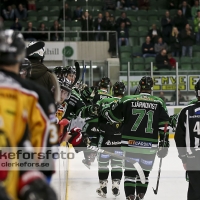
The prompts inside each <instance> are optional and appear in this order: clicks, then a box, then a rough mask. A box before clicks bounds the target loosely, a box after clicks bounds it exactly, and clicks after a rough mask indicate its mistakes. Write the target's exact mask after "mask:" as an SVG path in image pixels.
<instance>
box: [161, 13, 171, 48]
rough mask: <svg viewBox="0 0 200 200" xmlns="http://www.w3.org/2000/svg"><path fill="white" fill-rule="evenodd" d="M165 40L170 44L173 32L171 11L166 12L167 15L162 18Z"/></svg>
mask: <svg viewBox="0 0 200 200" xmlns="http://www.w3.org/2000/svg"><path fill="white" fill-rule="evenodd" d="M161 25H162V36H163V40H164V41H165V42H166V43H168V44H169V37H170V34H171V32H172V19H171V17H170V14H169V11H166V12H165V16H164V17H163V18H162V20H161Z"/></svg>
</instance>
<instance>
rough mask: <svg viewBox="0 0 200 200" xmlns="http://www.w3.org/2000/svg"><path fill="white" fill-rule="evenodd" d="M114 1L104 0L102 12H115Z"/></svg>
mask: <svg viewBox="0 0 200 200" xmlns="http://www.w3.org/2000/svg"><path fill="white" fill-rule="evenodd" d="M115 8H116V4H115V0H104V6H103V10H115Z"/></svg>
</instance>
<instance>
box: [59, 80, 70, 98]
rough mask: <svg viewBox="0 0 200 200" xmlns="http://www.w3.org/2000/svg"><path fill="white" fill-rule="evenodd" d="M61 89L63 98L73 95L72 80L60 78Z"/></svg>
mask: <svg viewBox="0 0 200 200" xmlns="http://www.w3.org/2000/svg"><path fill="white" fill-rule="evenodd" d="M59 84H60V89H61V100H62V101H64V100H67V99H69V98H70V96H71V91H72V88H71V82H70V81H68V80H67V79H66V80H65V81H62V80H59Z"/></svg>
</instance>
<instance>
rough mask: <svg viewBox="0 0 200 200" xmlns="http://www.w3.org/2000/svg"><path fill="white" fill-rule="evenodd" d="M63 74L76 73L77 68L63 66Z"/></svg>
mask: <svg viewBox="0 0 200 200" xmlns="http://www.w3.org/2000/svg"><path fill="white" fill-rule="evenodd" d="M62 74H63V75H65V76H67V75H68V74H76V68H75V67H72V66H66V67H63V69H62Z"/></svg>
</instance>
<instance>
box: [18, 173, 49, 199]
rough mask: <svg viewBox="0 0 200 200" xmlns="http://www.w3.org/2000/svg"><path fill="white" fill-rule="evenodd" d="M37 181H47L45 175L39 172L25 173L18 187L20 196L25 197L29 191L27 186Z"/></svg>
mask: <svg viewBox="0 0 200 200" xmlns="http://www.w3.org/2000/svg"><path fill="white" fill-rule="evenodd" d="M36 179H41V180H44V181H45V177H44V175H43V174H42V173H41V172H39V171H28V172H26V173H24V174H23V175H22V176H21V178H20V180H19V185H18V191H19V195H20V196H21V195H23V194H24V193H25V192H26V190H27V189H28V187H26V186H27V185H28V184H29V183H31V182H33V181H34V180H36Z"/></svg>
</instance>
